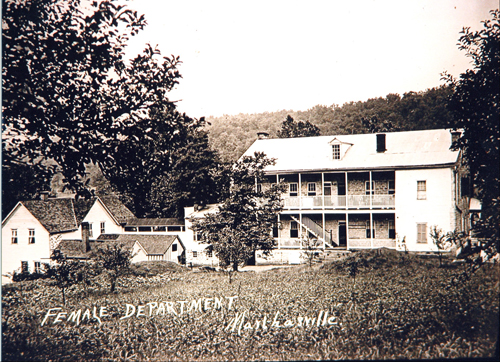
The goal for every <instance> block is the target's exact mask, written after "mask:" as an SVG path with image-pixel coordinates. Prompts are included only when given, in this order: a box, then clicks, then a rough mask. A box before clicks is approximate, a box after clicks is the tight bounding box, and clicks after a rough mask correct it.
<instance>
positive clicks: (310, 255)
mask: <svg viewBox="0 0 500 362" xmlns="http://www.w3.org/2000/svg"><path fill="white" fill-rule="evenodd" d="M301 244H302V252H301V255H300V256H301V258H302V259H304V260H305V261H306V263H307V264H309V267H310V268H312V265H313V263H314V262H315V261H316V260H318V258H319V253H320V252H321V249H320V246H322V242H321V240H319V239H317V238H311V237H306V238H304V239H302V240H301Z"/></svg>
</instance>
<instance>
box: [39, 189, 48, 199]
mask: <svg viewBox="0 0 500 362" xmlns="http://www.w3.org/2000/svg"><path fill="white" fill-rule="evenodd" d="M48 198H49V191H40V200H43V201H47V199H48Z"/></svg>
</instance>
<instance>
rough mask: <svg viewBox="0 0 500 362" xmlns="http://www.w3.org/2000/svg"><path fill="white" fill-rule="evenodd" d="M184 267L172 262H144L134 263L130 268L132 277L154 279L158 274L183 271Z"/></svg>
mask: <svg viewBox="0 0 500 362" xmlns="http://www.w3.org/2000/svg"><path fill="white" fill-rule="evenodd" d="M181 270H182V267H181V266H179V264H176V263H173V262H170V261H142V262H138V263H133V264H132V265H131V267H130V273H131V275H135V276H141V277H153V276H155V275H158V274H164V273H167V272H178V271H181Z"/></svg>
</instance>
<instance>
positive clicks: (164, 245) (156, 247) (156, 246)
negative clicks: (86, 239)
mask: <svg viewBox="0 0 500 362" xmlns="http://www.w3.org/2000/svg"><path fill="white" fill-rule="evenodd" d="M176 240H179V243H180V244H181V245H182V247H183V248H184V244H183V243H182V241H181V239H180V238H179V237H178V236H177V235H155V234H101V235H99V237H98V238H97V240H96V241H97V242H98V243H99V242H103V243H109V242H116V243H123V244H126V245H130V243H131V244H132V245H133V244H134V243H135V242H138V243H139V244H140V246H141V247H142V248H143V249H144V251H145V252H146V254H147V255H160V254H161V255H163V254H165V253H166V252H167V250H168V248H170V246H171V245H172V244H173V243H174V242H175V241H176Z"/></svg>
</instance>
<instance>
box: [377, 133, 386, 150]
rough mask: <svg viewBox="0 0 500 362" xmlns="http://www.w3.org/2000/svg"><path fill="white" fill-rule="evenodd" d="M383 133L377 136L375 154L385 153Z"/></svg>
mask: <svg viewBox="0 0 500 362" xmlns="http://www.w3.org/2000/svg"><path fill="white" fill-rule="evenodd" d="M385 151H386V148H385V133H378V134H377V152H385Z"/></svg>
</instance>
